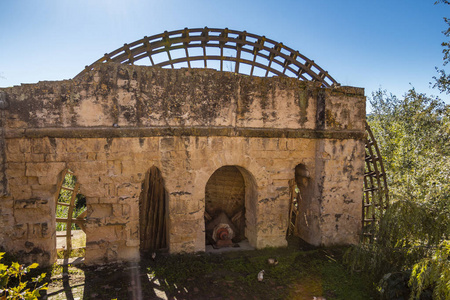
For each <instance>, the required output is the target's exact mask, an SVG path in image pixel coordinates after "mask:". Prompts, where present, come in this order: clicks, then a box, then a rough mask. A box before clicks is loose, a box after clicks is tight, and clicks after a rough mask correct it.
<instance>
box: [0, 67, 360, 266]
mask: <svg viewBox="0 0 450 300" xmlns="http://www.w3.org/2000/svg"><path fill="white" fill-rule="evenodd" d="M0 96H1V97H0V100H1V101H2V103H3V104H2V105H1V106H0V113H1V120H0V121H1V125H2V127H1V128H2V129H1V132H0V163H1V165H0V202H1V203H0V228H2V230H1V232H0V245H2V246H3V247H4V248H5V250H7V251H13V252H16V253H18V254H22V255H23V256H24V258H25V259H27V260H30V261H31V260H33V261H38V262H40V263H42V264H48V263H52V262H53V261H54V259H55V201H56V196H57V195H56V194H57V184H58V181H59V180H60V178H59V177H60V176H61V174H62V172H63V171H64V170H65V169H66V168H70V169H71V170H72V171H73V172H74V174H75V176H76V177H77V179H78V182H79V183H80V188H81V193H82V194H83V195H85V196H86V198H87V207H88V214H87V221H86V222H87V229H86V236H87V246H86V247H87V249H86V262H87V263H88V264H93V263H102V262H110V261H118V260H137V259H139V243H140V241H139V196H140V192H141V188H142V183H143V180H144V178H145V173H146V172H147V171H148V170H149V169H150V167H152V166H156V167H157V168H158V169H159V170H160V171H161V174H162V176H163V178H164V184H165V189H166V191H167V195H168V197H167V198H168V199H167V204H168V213H167V220H168V222H167V224H168V225H167V226H168V228H167V232H168V245H169V251H170V252H171V253H176V252H183V251H185V252H195V251H204V249H205V232H204V231H205V221H204V211H205V188H206V184H207V182H208V180H209V179H210V177H211V175H212V174H213V173H214V172H215V171H216V170H218V169H219V168H221V167H223V166H236V167H238V169H239V170H240V171H241V173H242V174H243V176H244V178H245V185H246V187H245V188H246V195H245V197H246V199H245V206H246V211H248V212H251V214H249V215H248V216H246V217H247V225H246V237H247V238H248V239H249V241H250V244H252V245H253V246H255V247H257V248H263V247H266V246H275V247H278V246H285V245H286V239H285V235H286V229H287V226H288V211H289V199H290V185H289V183H290V182H292V180H293V179H294V177H295V174H294V173H295V172H294V170H295V167H296V166H297V165H299V164H303V165H304V166H305V167H306V169H307V171H308V174H309V177H308V178H306V179H305V180H306V181H307V182H306V184H307V186H308V190H309V192H308V195H309V196H308V199H303V203H302V204H301V214H300V216H299V220H298V227H299V228H298V232H299V235H300V236H301V237H302V238H303V239H305V240H306V241H308V242H310V243H312V244H316V245H334V244H349V243H355V242H357V241H358V239H359V233H360V228H361V214H362V213H361V210H362V208H361V205H362V201H361V199H362V186H363V182H362V180H363V172H364V169H363V168H364V165H363V162H364V134H365V129H364V122H365V97H364V93H363V90H362V89H358V88H352V87H338V88H334V89H324V88H320V86H319V84H316V83H311V82H301V81H298V80H296V79H292V78H255V77H248V76H245V75H237V74H233V73H226V72H217V71H214V70H203V69H201V70H200V69H194V70H187V69H178V70H168V69H159V68H152V67H139V66H124V65H118V64H105V65H103V66H102V67H101V68H99V69H98V70H97V71H95V72H91V73H87V74H85V75H84V77H82V78H80V79H79V80H77V81H75V80H66V81H58V82H39V83H37V84H27V85H21V86H16V87H12V88H4V89H0Z"/></svg>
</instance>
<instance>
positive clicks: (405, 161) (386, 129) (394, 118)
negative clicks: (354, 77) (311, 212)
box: [348, 89, 450, 299]
mask: <svg viewBox="0 0 450 300" xmlns="http://www.w3.org/2000/svg"><path fill="white" fill-rule="evenodd" d="M370 103H371V105H372V107H373V111H372V114H371V115H370V116H369V117H368V122H369V124H370V126H371V128H372V131H373V133H374V135H375V138H376V140H377V142H378V143H379V145H380V151H381V155H382V158H383V162H384V164H385V169H386V173H387V179H388V186H389V191H390V198H391V201H392V203H391V205H390V207H389V209H388V210H387V211H386V213H385V214H384V216H383V217H382V219H381V220H380V223H379V226H378V228H377V231H376V238H375V242H374V243H373V244H371V245H360V246H358V247H355V248H353V249H352V250H351V251H350V252H349V255H348V261H349V263H350V264H351V265H352V267H353V268H354V269H364V270H366V271H368V272H370V273H371V274H373V275H374V280H376V281H378V280H380V279H381V278H384V280H382V283H383V284H382V286H383V288H382V289H381V291H382V293H384V295H385V296H384V297H385V298H383V299H393V297H394V296H395V295H397V296H398V298H399V299H403V298H402V297H403V295H404V293H405V291H404V290H399V291H396V292H394V293H392V291H388V290H387V287H389V286H390V285H389V283H388V282H386V281H389V280H391V281H395V282H396V284H398V283H400V285H399V286H402V285H401V284H404V286H403V288H406V290H407V291H406V292H407V293H409V292H410V291H409V290H408V287H407V283H408V279H410V285H411V286H412V287H413V290H414V293H412V294H411V295H412V297H416V298H418V297H419V295H420V293H421V292H422V291H423V290H424V289H433V290H434V292H435V293H436V295H435V298H436V299H446V298H445V295H446V294H445V293H448V292H449V291H450V282H449V283H447V282H445V284H442V283H439V282H438V281H436V280H437V279H439V278H447V277H442V276H441V277H440V275H445V274H444V273H442V274H441V273H439V272H440V271H439V270H444V269H446V268H441V267H442V265H439V260H433V257H436V255H438V254H439V253H441V254H442V253H444V252H443V251H442V247H443V246H442V245H447V243H448V240H449V238H450V175H449V174H450V172H449V170H450V107H449V106H448V105H445V103H443V102H442V101H441V100H439V99H438V98H431V97H427V96H426V95H424V94H420V93H417V92H416V91H415V90H414V89H411V90H410V91H408V92H407V93H406V94H405V96H404V97H402V98H397V97H396V96H393V95H388V94H387V93H386V92H384V91H378V92H376V93H374V94H373V97H372V99H371V100H370ZM440 249H441V250H440ZM441 256H442V255H441ZM427 268H429V271H427ZM411 271H412V272H411ZM398 272H402V273H398ZM385 274H386V275H385ZM392 274H397V275H398V274H401V276H397V275H396V276H393V275H392ZM410 274H412V276H411V278H409V277H410ZM426 274H429V275H427V276H425V275H426ZM436 274H438V275H439V276H437V275H436ZM383 275H384V276H383ZM383 281H384V282H383ZM424 283H426V284H424ZM438 286H439V287H440V288H436V287H438ZM442 287H444V288H442ZM393 295H394V296H393ZM443 295H444V296H443Z"/></svg>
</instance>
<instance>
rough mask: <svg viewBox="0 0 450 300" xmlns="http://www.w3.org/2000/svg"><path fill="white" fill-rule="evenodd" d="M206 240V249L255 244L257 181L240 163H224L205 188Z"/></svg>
mask: <svg viewBox="0 0 450 300" xmlns="http://www.w3.org/2000/svg"><path fill="white" fill-rule="evenodd" d="M205 234H206V237H205V240H206V245H207V249H211V248H213V249H218V248H225V247H240V246H242V245H245V247H247V246H248V242H250V245H252V246H253V245H255V240H256V184H255V181H254V179H253V176H251V174H250V173H249V172H248V171H246V170H245V169H244V168H241V167H238V166H223V167H221V168H219V169H217V170H216V171H215V172H214V173H213V174H212V175H211V177H210V178H209V180H208V182H207V184H206V187H205Z"/></svg>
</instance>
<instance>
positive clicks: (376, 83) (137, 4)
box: [0, 0, 450, 104]
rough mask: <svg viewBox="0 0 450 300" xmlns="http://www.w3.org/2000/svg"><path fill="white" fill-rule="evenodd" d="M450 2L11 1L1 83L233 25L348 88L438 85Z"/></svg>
mask: <svg viewBox="0 0 450 300" xmlns="http://www.w3.org/2000/svg"><path fill="white" fill-rule="evenodd" d="M449 12H450V6H449V5H444V4H439V5H434V0H389V1H388V0H371V1H369V0H358V1H356V0H308V1H304V0H278V1H266V0H259V1H253V0H247V1H245V0H240V1H237V0H229V1H212V0H209V1H202V0H188V1H187V0H161V1H160V0H145V1H143V0H142V1H139V0H120V1H119V0H117V1H116V0H40V1H37V0H3V1H1V2H0V87H8V86H12V85H19V84H20V83H35V82H38V81H43V80H62V79H69V78H72V77H74V76H75V75H76V74H78V73H79V72H80V71H81V70H82V69H83V68H84V66H85V65H88V64H91V63H92V62H94V61H95V60H97V59H98V58H100V57H101V56H103V54H104V53H107V52H111V51H113V50H115V49H116V48H119V47H121V46H122V45H123V44H124V43H130V42H133V41H135V40H138V39H140V38H142V37H144V36H146V35H147V36H151V35H154V34H158V33H161V32H163V31H164V30H168V31H171V30H177V29H182V28H185V27H188V28H199V27H205V26H208V27H210V28H224V27H228V28H230V29H235V30H246V31H247V32H251V33H255V34H258V35H265V36H266V37H268V38H270V39H273V40H276V41H279V42H282V43H283V44H285V45H286V46H288V47H291V48H293V49H295V50H298V51H299V52H300V53H302V54H303V55H305V56H307V57H308V58H310V59H313V60H314V61H315V62H316V63H317V64H318V65H319V66H321V67H322V68H323V69H325V70H327V71H328V72H329V73H330V74H331V75H332V76H333V77H334V78H335V79H336V80H337V81H338V82H340V83H341V84H342V85H351V86H357V87H364V88H365V90H366V95H367V96H370V95H371V93H372V91H374V90H377V89H379V88H382V89H385V90H387V91H388V92H391V93H393V94H396V95H398V96H401V95H403V94H404V93H405V92H406V91H407V90H408V89H409V88H411V87H414V88H416V90H417V91H419V92H423V93H427V94H428V95H436V96H440V97H441V98H442V99H444V100H445V101H446V102H447V103H449V104H450V96H448V95H446V94H440V93H439V92H438V91H437V90H434V89H430V88H429V86H430V84H429V83H430V82H431V81H433V79H432V77H433V76H435V75H437V73H436V71H435V67H436V66H438V67H440V66H441V65H442V47H441V46H440V44H441V43H442V41H444V39H445V37H444V35H443V34H442V31H443V30H445V29H446V24H445V23H444V21H443V17H444V16H449V17H450V14H449Z"/></svg>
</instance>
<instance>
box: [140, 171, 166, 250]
mask: <svg viewBox="0 0 450 300" xmlns="http://www.w3.org/2000/svg"><path fill="white" fill-rule="evenodd" d="M166 199H167V197H166V189H165V188H164V180H163V178H162V175H161V172H160V171H159V169H158V168H157V167H155V166H153V167H151V168H150V170H149V171H148V172H147V174H146V175H145V180H144V182H143V184H142V192H141V196H140V198H139V229H140V251H141V253H142V254H147V253H150V252H154V251H158V250H162V249H166V248H167V221H166V219H167V218H166Z"/></svg>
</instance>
